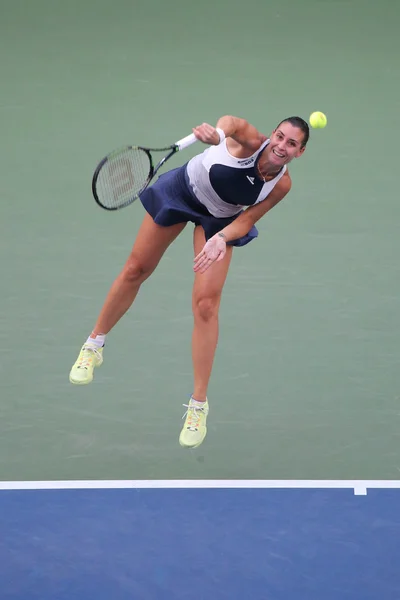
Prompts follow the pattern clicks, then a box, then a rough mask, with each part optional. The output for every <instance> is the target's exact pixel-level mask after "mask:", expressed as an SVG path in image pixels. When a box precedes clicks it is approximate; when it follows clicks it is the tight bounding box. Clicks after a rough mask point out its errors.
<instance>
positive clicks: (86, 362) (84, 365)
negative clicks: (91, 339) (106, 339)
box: [78, 345, 101, 369]
mask: <svg viewBox="0 0 400 600" xmlns="http://www.w3.org/2000/svg"><path fill="white" fill-rule="evenodd" d="M93 355H94V356H95V357H96V358H97V359H100V358H101V354H100V352H99V351H98V350H97V348H94V347H93V346H89V345H87V346H83V349H82V352H81V356H80V357H79V362H78V369H88V367H90V365H91V364H92V362H93Z"/></svg>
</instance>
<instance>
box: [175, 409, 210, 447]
mask: <svg viewBox="0 0 400 600" xmlns="http://www.w3.org/2000/svg"><path fill="white" fill-rule="evenodd" d="M183 406H185V407H186V408H187V411H186V412H185V414H184V415H183V417H182V418H183V419H185V424H184V425H183V428H182V431H181V434H180V436H179V443H180V445H181V446H182V447H183V448H197V447H198V446H200V444H201V443H202V442H203V440H204V438H205V437H206V434H207V427H206V424H207V416H208V413H209V406H208V400H206V401H205V402H196V401H195V400H193V398H190V400H189V404H184V405H183Z"/></svg>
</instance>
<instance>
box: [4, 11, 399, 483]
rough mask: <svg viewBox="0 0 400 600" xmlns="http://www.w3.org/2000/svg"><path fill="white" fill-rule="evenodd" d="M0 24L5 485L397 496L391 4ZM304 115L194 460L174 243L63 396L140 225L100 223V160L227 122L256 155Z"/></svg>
mask: <svg viewBox="0 0 400 600" xmlns="http://www.w3.org/2000/svg"><path fill="white" fill-rule="evenodd" d="M0 13H1V14H0V53H1V59H0V69H1V70H0V74H1V82H2V86H1V94H0V119H1V140H2V143H1V146H0V159H1V166H2V168H1V196H2V199H1V219H0V224H1V236H0V248H1V256H2V267H1V269H2V270H1V314H0V318H1V327H0V336H1V343H0V348H1V380H0V398H1V404H0V479H1V480H37V479H40V480H50V479H74V480H76V479H92V478H93V479H169V478H171V479H198V478H199V479H214V478H215V479H224V478H227V479H303V478H305V479H330V478H335V479H347V478H352V479H397V478H399V471H400V460H399V430H400V429H399V425H400V408H399V403H400V391H399V390H400V377H399V325H400V317H399V295H400V266H399V265H400V261H399V256H400V236H399V221H400V204H399V199H398V190H397V177H398V172H397V163H398V134H397V131H398V111H399V107H400V104H399V97H400V83H399V82H400V73H399V55H400V48H399V36H398V23H399V17H400V5H399V4H398V3H395V2H392V1H391V0H383V1H382V2H379V3H372V2H365V1H364V0H352V1H351V0H347V1H346V0H342V1H333V0H325V1H323V0H320V1H316V0H315V1H311V0H306V1H305V2H299V1H298V0H283V1H282V2H279V3H276V2H270V1H267V0H249V1H248V2H245V3H244V2H241V1H238V0H220V2H211V0H205V2H197V3H191V2H183V1H181V0H171V1H170V2H162V1H161V0H155V2H147V1H144V0H136V1H133V0H132V1H128V0H115V1H114V2H113V3H110V2H105V1H104V0H98V1H96V2H95V1H94V0H86V1H85V2H78V1H77V0H71V1H70V2H60V1H59V0H53V1H51V0H37V1H35V2H32V1H28V0H25V1H22V0H7V1H6V0H0ZM313 110H322V111H324V112H325V113H326V114H327V116H328V127H327V128H326V129H325V130H323V131H315V132H312V137H311V140H310V143H309V147H308V148H307V151H306V153H305V154H304V156H303V157H302V158H301V159H300V160H299V161H296V162H295V164H293V166H292V167H291V169H290V170H291V174H292V178H293V188H292V191H291V193H290V195H289V196H288V197H287V198H286V199H285V200H284V201H283V202H282V204H281V205H279V207H277V208H276V209H274V210H273V211H272V213H270V214H269V215H268V216H266V217H265V219H264V220H262V221H261V222H260V223H259V230H260V236H259V238H258V240H256V241H255V242H253V243H252V244H251V245H250V246H248V247H246V248H243V249H238V250H236V251H235V252H234V260H233V263H232V267H231V271H230V274H229V278H228V281H227V284H226V288H225V291H224V296H223V303H222V307H221V339H220V344H219V348H218V354H217V358H216V363H215V369H214V373H213V378H212V382H211V387H210V391H209V399H210V406H211V412H210V417H209V430H208V436H207V438H206V441H205V443H204V444H203V445H202V446H201V447H200V448H198V449H197V450H195V451H189V452H187V451H184V450H182V449H181V448H180V446H179V444H178V436H179V431H180V428H181V423H182V422H181V417H182V414H183V412H184V409H183V407H182V404H184V403H186V402H187V399H188V396H189V394H190V393H191V391H192V390H191V387H192V375H191V359H190V338H191V327H192V317H191V286H192V282H193V272H192V268H191V266H192V257H193V251H192V239H191V237H192V228H191V226H188V227H187V228H186V230H185V231H184V233H183V234H182V236H181V237H180V238H179V239H178V240H177V241H176V242H175V244H174V245H173V246H172V247H171V248H170V249H169V250H168V252H167V254H166V256H165V258H164V260H163V261H162V263H161V264H160V266H159V269H158V270H157V271H156V273H155V274H154V276H153V277H152V278H151V279H150V280H149V281H148V282H147V283H146V284H145V286H143V288H142V290H141V293H140V295H139V297H138V300H137V302H136V303H135V306H134V307H133V308H132V310H131V311H130V312H129V313H128V315H127V316H126V317H125V318H124V319H123V321H121V322H120V323H119V324H118V326H117V327H116V328H115V330H114V331H113V332H112V334H110V336H109V338H108V343H107V347H106V349H105V362H104V365H103V366H102V368H101V369H99V370H98V371H96V377H95V381H94V383H93V384H92V385H90V386H86V387H83V388H79V387H74V386H72V385H71V384H70V383H69V381H68V374H69V370H70V368H71V365H72V363H73V362H74V361H75V359H76V356H77V353H78V351H79V349H80V346H81V344H82V343H83V342H84V340H85V339H86V337H87V335H88V334H89V333H90V331H91V327H92V326H93V324H94V321H95V318H96V316H97V314H98V311H99V310H100V308H101V305H102V303H103V300H104V297H105V294H106V293H107V291H108V288H109V286H110V284H111V282H112V280H113V278H114V277H115V276H116V275H117V273H118V272H119V270H120V268H121V267H122V264H123V262H124V261H125V258H126V256H127V254H128V252H129V250H130V248H131V245H132V243H133V241H134V238H135V234H136V232H137V230H138V227H139V225H140V222H141V219H142V216H143V209H142V207H141V205H139V204H138V205H137V206H133V207H130V208H128V209H125V210H124V211H121V212H119V213H116V214H111V213H106V212H105V211H102V210H101V209H100V208H98V207H97V205H96V204H95V203H94V201H93V199H92V196H91V189H90V183H91V176H92V172H93V170H94V167H95V165H96V163H97V161H98V160H99V159H100V158H101V157H102V156H103V155H104V154H106V153H107V152H108V151H110V150H112V149H113V148H115V147H118V146H120V145H124V144H127V143H133V144H135V143H141V144H143V145H157V146H158V145H165V144H169V143H172V142H174V141H175V140H176V139H179V138H181V137H183V136H185V135H187V134H189V133H191V128H192V126H194V125H196V124H198V123H201V122H203V121H207V122H210V123H215V122H216V120H217V119H218V117H219V116H221V115H222V114H227V113H228V114H229V113H230V114H234V115H238V116H243V117H245V118H247V119H248V120H249V121H251V122H252V123H254V124H255V125H256V126H257V127H259V129H261V130H262V131H264V132H265V133H266V134H268V133H270V131H271V130H272V128H273V127H274V125H276V124H277V122H278V121H280V120H281V119H282V118H284V117H286V116H290V115H292V114H299V115H300V116H302V117H304V118H308V116H309V114H310V113H311V112H312V111H313ZM199 149H200V146H196V147H191V148H190V149H189V150H188V151H185V154H184V155H183V154H180V155H179V156H177V157H174V159H173V160H172V161H171V163H170V164H171V166H176V165H178V164H181V163H183V161H185V160H187V159H188V158H189V157H190V156H192V155H193V153H194V152H196V151H199Z"/></svg>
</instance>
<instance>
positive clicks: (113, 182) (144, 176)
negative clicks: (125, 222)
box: [96, 148, 151, 209]
mask: <svg viewBox="0 0 400 600" xmlns="http://www.w3.org/2000/svg"><path fill="white" fill-rule="evenodd" d="M150 172H151V162H150V158H149V156H148V154H147V152H145V151H144V150H142V149H141V148H127V149H125V150H123V151H121V152H119V153H118V154H116V155H115V156H112V157H110V158H109V159H108V160H107V162H106V164H105V165H104V166H103V168H102V169H101V170H100V172H99V176H98V179H97V182H96V191H97V195H98V197H99V200H100V202H101V203H102V204H103V206H105V207H107V208H111V209H113V208H121V207H122V206H125V205H127V204H130V203H131V202H132V201H133V200H134V199H136V198H137V197H138V195H139V194H140V192H141V191H142V190H143V188H144V187H145V186H146V184H147V182H148V179H149V176H150Z"/></svg>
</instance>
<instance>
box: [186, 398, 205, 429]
mask: <svg viewBox="0 0 400 600" xmlns="http://www.w3.org/2000/svg"><path fill="white" fill-rule="evenodd" d="M183 406H184V407H185V408H187V411H186V412H185V414H184V415H183V417H182V419H185V418H186V415H188V422H187V428H188V429H190V430H191V431H195V430H196V429H197V428H198V426H199V423H200V418H201V414H202V413H203V414H204V408H201V407H200V406H194V405H193V404H184V405H183Z"/></svg>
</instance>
